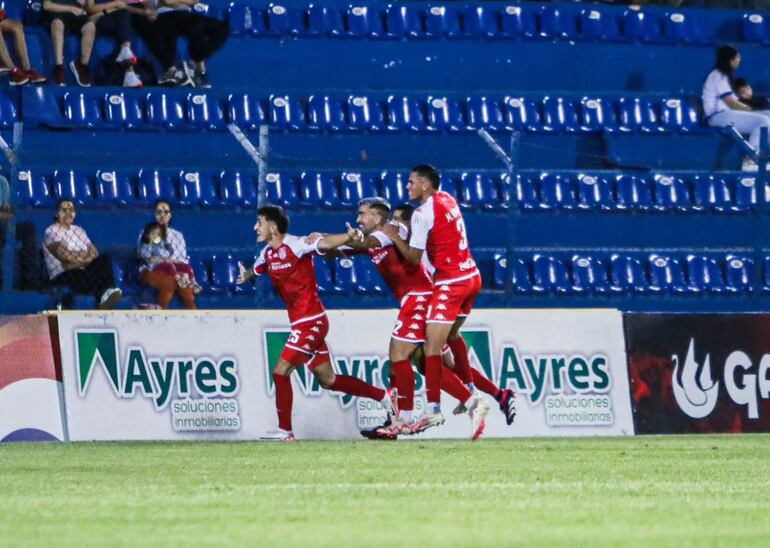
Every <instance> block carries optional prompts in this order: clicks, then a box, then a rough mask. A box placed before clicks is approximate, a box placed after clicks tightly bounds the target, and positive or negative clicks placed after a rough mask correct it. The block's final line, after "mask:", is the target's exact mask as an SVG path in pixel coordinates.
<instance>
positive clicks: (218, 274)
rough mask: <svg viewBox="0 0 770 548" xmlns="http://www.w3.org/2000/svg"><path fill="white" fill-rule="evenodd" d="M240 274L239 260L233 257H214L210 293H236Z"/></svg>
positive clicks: (212, 259)
mask: <svg viewBox="0 0 770 548" xmlns="http://www.w3.org/2000/svg"><path fill="white" fill-rule="evenodd" d="M238 272H239V270H238V260H237V259H235V258H234V257H233V256H232V255H214V256H213V257H212V258H211V285H210V288H209V289H210V291H211V292H212V293H233V292H235V286H236V280H237V279H238Z"/></svg>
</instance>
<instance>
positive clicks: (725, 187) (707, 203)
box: [693, 175, 733, 211]
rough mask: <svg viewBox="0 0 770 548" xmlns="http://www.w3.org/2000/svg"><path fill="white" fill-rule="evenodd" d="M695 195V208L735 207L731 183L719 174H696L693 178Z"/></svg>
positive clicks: (722, 209)
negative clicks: (731, 193)
mask: <svg viewBox="0 0 770 548" xmlns="http://www.w3.org/2000/svg"><path fill="white" fill-rule="evenodd" d="M693 197H694V203H695V206H694V207H695V209H713V210H714V211H729V210H731V209H733V200H732V198H731V196H730V187H729V184H728V182H727V181H726V180H725V178H724V177H721V176H719V175H696V176H695V178H694V179H693Z"/></svg>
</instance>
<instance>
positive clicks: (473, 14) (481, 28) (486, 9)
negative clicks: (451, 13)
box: [462, 4, 500, 38]
mask: <svg viewBox="0 0 770 548" xmlns="http://www.w3.org/2000/svg"><path fill="white" fill-rule="evenodd" d="M462 16H463V32H464V34H465V35H466V36H469V37H471V38H495V37H496V36H497V35H498V34H500V26H499V19H498V17H497V13H495V10H494V7H492V6H485V5H483V4H476V5H472V6H465V9H463V12H462Z"/></svg>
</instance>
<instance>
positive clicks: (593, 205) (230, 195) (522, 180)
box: [14, 169, 767, 212]
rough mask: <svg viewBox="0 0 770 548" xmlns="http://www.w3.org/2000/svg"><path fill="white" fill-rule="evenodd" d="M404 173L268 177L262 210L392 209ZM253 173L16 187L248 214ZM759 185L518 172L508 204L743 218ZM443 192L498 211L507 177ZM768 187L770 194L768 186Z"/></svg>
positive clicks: (475, 175)
mask: <svg viewBox="0 0 770 548" xmlns="http://www.w3.org/2000/svg"><path fill="white" fill-rule="evenodd" d="M407 178H408V174H406V173H403V172H393V171H384V172H381V173H371V172H359V171H344V172H338V171H304V172H298V173H291V172H283V173H281V172H270V173H268V174H266V177H265V179H266V181H265V182H266V187H267V198H268V201H269V202H271V203H274V204H278V205H281V206H284V207H286V208H288V209H298V208H310V209H312V208H319V207H324V208H347V207H352V206H355V205H356V204H357V203H358V201H359V200H361V199H362V198H365V197H368V196H384V197H385V198H386V199H388V200H389V201H391V202H392V203H394V204H398V203H403V202H407V201H408V200H409V198H408V195H407V192H406V182H407ZM257 185H258V182H257V177H256V174H255V173H254V172H252V171H237V170H225V171H221V172H211V171H197V170H182V171H179V170H177V171H173V170H158V169H144V170H141V171H139V172H138V174H133V173H131V174H129V173H125V172H120V171H116V170H100V171H97V172H96V173H94V172H93V171H91V170H58V171H55V172H54V173H52V174H47V173H39V172H37V171H33V170H22V171H20V172H19V173H18V175H17V180H16V181H15V183H14V186H15V187H16V195H17V203H18V204H19V205H20V206H22V207H51V206H53V204H54V202H55V200H56V199H58V198H60V197H62V198H71V199H72V200H73V201H74V202H75V203H77V204H79V205H81V206H84V207H114V206H135V207H143V206H147V205H150V204H152V203H153V202H154V201H155V200H157V199H159V198H165V199H169V200H171V201H172V202H173V203H174V204H175V205H177V206H180V207H195V206H206V207H211V206H214V207H216V206H220V207H233V206H241V207H251V206H256V204H257ZM757 186H758V185H757V182H756V180H755V178H754V177H750V176H746V175H745V174H740V173H735V174H731V173H723V174H713V173H700V174H673V175H672V174H650V175H643V174H629V173H620V174H618V173H614V172H610V173H571V172H534V173H518V174H516V176H515V178H514V195H513V198H514V200H515V203H516V204H517V205H518V206H519V207H521V208H522V209H528V210H538V209H539V210H549V209H564V210H572V209H578V210H580V209H598V210H621V211H622V210H639V211H645V210H650V211H654V210H660V211H672V210H675V211H701V210H711V211H717V212H722V211H737V212H740V211H749V210H751V209H752V208H754V206H755V205H756V204H757ZM442 188H443V189H444V190H446V191H447V192H450V193H452V194H454V195H455V196H457V197H458V199H459V202H460V206H461V207H463V208H465V209H471V210H476V209H478V210H489V211H495V210H497V211H499V210H503V209H505V208H506V204H507V203H508V202H509V201H510V199H511V195H510V194H511V185H510V181H509V178H508V176H507V175H506V174H504V173H500V172H494V171H460V172H453V171H447V172H445V173H443V175H442ZM766 188H767V187H766Z"/></svg>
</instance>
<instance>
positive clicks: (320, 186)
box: [299, 171, 341, 207]
mask: <svg viewBox="0 0 770 548" xmlns="http://www.w3.org/2000/svg"><path fill="white" fill-rule="evenodd" d="M299 190H300V203H301V205H302V206H303V207H340V205H341V204H340V198H339V194H338V192H337V185H336V183H335V181H334V177H333V176H332V175H331V174H329V173H325V172H319V171H306V172H303V173H302V175H300V179H299Z"/></svg>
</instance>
